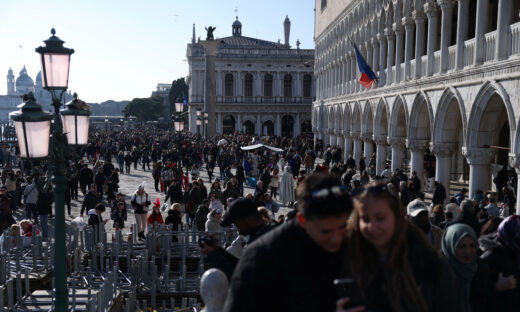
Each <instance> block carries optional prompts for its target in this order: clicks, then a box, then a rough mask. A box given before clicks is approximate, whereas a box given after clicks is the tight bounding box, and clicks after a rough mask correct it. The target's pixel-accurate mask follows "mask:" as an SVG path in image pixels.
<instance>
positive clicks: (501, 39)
mask: <svg viewBox="0 0 520 312" xmlns="http://www.w3.org/2000/svg"><path fill="white" fill-rule="evenodd" d="M515 1H518V0H515ZM512 16H513V1H512V0H499V1H498V18H497V41H496V46H495V60H497V61H498V60H503V59H505V58H507V56H508V49H507V37H508V30H509V24H511V17H512Z"/></svg>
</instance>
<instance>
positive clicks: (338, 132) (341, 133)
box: [334, 130, 343, 136]
mask: <svg viewBox="0 0 520 312" xmlns="http://www.w3.org/2000/svg"><path fill="white" fill-rule="evenodd" d="M334 134H335V135H338V136H343V131H341V130H335V131H334Z"/></svg>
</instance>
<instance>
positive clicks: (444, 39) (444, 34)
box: [438, 0, 454, 73]
mask: <svg viewBox="0 0 520 312" xmlns="http://www.w3.org/2000/svg"><path fill="white" fill-rule="evenodd" d="M438 2H439V4H440V6H441V10H442V24H441V73H445V72H447V71H448V65H449V59H450V55H449V51H448V47H449V45H450V40H451V26H452V15H453V4H454V3H453V1H452V0H438Z"/></svg>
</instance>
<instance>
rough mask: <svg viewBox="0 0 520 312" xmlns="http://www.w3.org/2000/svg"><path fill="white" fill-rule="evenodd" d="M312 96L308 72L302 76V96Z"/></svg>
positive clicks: (310, 78)
mask: <svg viewBox="0 0 520 312" xmlns="http://www.w3.org/2000/svg"><path fill="white" fill-rule="evenodd" d="M311 96H312V77H311V75H309V74H305V75H304V76H303V97H311Z"/></svg>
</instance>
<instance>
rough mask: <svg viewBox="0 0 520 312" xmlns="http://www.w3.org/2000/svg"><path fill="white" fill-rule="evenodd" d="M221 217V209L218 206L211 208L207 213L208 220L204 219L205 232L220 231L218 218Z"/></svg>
mask: <svg viewBox="0 0 520 312" xmlns="http://www.w3.org/2000/svg"><path fill="white" fill-rule="evenodd" d="M221 217H222V210H221V209H220V208H217V209H212V210H211V211H210V212H209V213H208V220H207V221H206V232H211V233H215V232H220V231H221V230H222V228H221V227H220V218H221Z"/></svg>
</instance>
